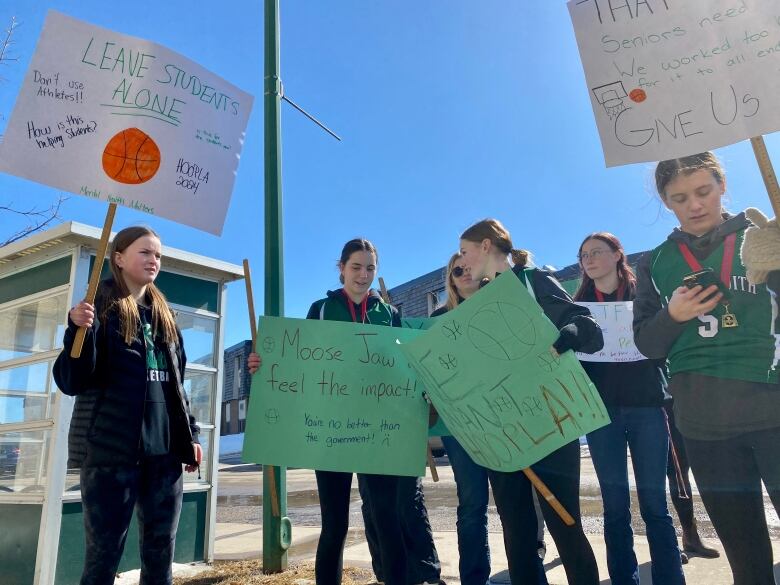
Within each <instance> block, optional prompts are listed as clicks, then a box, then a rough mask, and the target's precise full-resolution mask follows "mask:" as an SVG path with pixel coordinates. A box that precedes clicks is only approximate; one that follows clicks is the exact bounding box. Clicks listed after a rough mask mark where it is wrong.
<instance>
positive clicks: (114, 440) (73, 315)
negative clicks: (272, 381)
mask: <svg viewBox="0 0 780 585" xmlns="http://www.w3.org/2000/svg"><path fill="white" fill-rule="evenodd" d="M160 249H161V244H160V238H159V237H158V236H157V234H155V233H154V232H153V231H152V230H150V229H149V228H145V227H130V228H126V229H124V230H122V231H120V232H119V233H118V234H116V236H114V240H113V243H112V245H111V255H110V257H109V262H110V266H111V274H112V278H110V279H108V280H105V281H103V282H102V283H101V284H100V287H99V289H98V294H97V298H96V302H95V305H94V306H92V305H90V304H88V303H86V302H81V303H79V304H78V305H76V306H75V307H73V308H72V309H71V310H70V313H68V328H67V330H66V331H65V341H64V347H63V350H62V353H60V355H59V357H58V358H57V361H56V362H55V364H54V379H55V381H56V382H57V386H59V388H60V390H62V392H63V393H64V394H68V395H69V396H75V397H76V403H75V406H74V409H73V418H72V419H71V425H70V436H69V440H68V444H69V457H68V466H69V467H76V468H79V467H80V468H81V475H80V479H81V500H82V504H83V508H84V528H85V536H86V553H85V559H84V572H83V575H82V577H81V584H82V585H87V584H101V585H106V584H110V583H113V582H114V576H115V575H116V570H117V567H118V566H119V560H120V558H121V556H122V550H123V549H124V544H125V538H126V537H127V529H128V526H129V525H130V519H131V518H132V515H133V508H135V509H136V514H137V516H138V525H139V530H138V532H139V537H140V549H141V582H142V583H168V584H169V583H171V582H172V575H171V563H172V562H173V548H174V542H175V540H176V528H177V525H178V523H179V513H180V511H181V503H182V464H184V465H185V469H186V470H187V471H188V472H191V471H195V470H196V469H197V468H198V466H199V464H200V461H201V458H202V456H203V452H202V450H201V447H200V445H199V444H198V432H199V430H200V429H199V428H198V427H197V425H196V424H195V419H194V417H193V416H192V415H191V414H190V412H189V403H188V402H187V396H186V395H185V393H184V387H183V378H184V368H185V366H186V361H187V359H186V357H185V354H184V348H183V345H182V336H181V331H179V328H178V327H177V325H176V321H175V319H174V314H173V311H172V310H171V309H170V307H169V306H168V303H167V302H166V300H165V297H164V296H163V294H162V293H161V292H160V291H159V289H157V288H156V287H155V285H154V280H155V278H156V277H157V275H158V273H159V271H160ZM79 327H86V328H87V335H86V338H85V341H84V348H83V350H82V352H81V356H80V357H78V358H72V357H71V356H70V352H71V348H72V346H73V341H74V338H75V337H76V332H77V331H78V328H79Z"/></svg>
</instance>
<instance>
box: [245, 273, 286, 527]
mask: <svg viewBox="0 0 780 585" xmlns="http://www.w3.org/2000/svg"><path fill="white" fill-rule="evenodd" d="M244 284H245V285H246V306H247V308H248V309H249V332H250V333H251V334H252V353H257V318H256V317H255V297H254V294H253V293H252V272H251V271H250V270H249V260H247V259H246V258H244ZM263 468H264V469H268V483H270V484H271V513H272V514H273V515H274V517H275V518H279V516H281V513H280V512H279V492H278V491H277V489H276V468H274V466H273V465H269V466H268V467H266V466H265V465H264V466H263Z"/></svg>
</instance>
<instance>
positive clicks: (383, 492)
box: [314, 471, 406, 585]
mask: <svg viewBox="0 0 780 585" xmlns="http://www.w3.org/2000/svg"><path fill="white" fill-rule="evenodd" d="M315 474H316V476H317V490H318V491H319V496H320V512H321V515H322V530H321V532H320V541H319V543H318V544H317V559H316V561H315V568H314V571H315V575H316V580H317V585H340V584H341V573H342V563H343V557H344V543H345V542H346V539H347V531H348V529H349V497H350V490H351V488H352V474H351V473H342V472H338V471H316V472H315ZM398 479H399V478H398V477H396V476H393V475H365V476H364V481H365V482H366V487H367V489H368V490H369V491H370V492H371V514H372V516H373V518H374V520H376V524H377V526H378V527H379V530H378V532H377V541H378V546H379V552H380V557H381V562H382V567H384V571H385V575H384V576H385V583H386V584H387V585H406V552H405V550H404V544H403V533H402V531H401V522H400V519H399V515H398V513H397V502H398Z"/></svg>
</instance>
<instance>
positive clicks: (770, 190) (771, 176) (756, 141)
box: [750, 136, 780, 217]
mask: <svg viewBox="0 0 780 585" xmlns="http://www.w3.org/2000/svg"><path fill="white" fill-rule="evenodd" d="M750 143H751V144H752V145H753V154H755V155H756V162H757V163H758V168H759V169H760V170H761V176H762V177H763V179H764V185H765V186H766V192H767V194H768V195H769V203H771V204H772V209H773V210H774V212H775V217H780V185H778V183H777V175H775V171H774V169H773V168H772V160H771V159H770V158H769V152H768V151H767V149H766V144H765V143H764V137H763V136H756V137H755V138H751V139H750Z"/></svg>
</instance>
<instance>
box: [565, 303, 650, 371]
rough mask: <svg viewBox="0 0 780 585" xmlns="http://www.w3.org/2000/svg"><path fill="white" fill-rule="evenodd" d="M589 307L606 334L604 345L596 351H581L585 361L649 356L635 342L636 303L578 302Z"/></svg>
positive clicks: (635, 360) (636, 358) (642, 358)
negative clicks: (644, 354)
mask: <svg viewBox="0 0 780 585" xmlns="http://www.w3.org/2000/svg"><path fill="white" fill-rule="evenodd" d="M577 304H578V305H582V306H583V307H587V308H588V310H589V311H590V313H591V315H593V318H594V319H596V322H597V323H598V324H599V327H601V332H602V333H603V334H604V347H603V348H602V349H601V350H600V351H597V352H596V353H579V352H577V359H579V360H580V361H583V362H638V361H640V360H646V359H647V358H646V357H645V356H643V355H642V354H641V353H639V350H638V349H637V348H636V345H635V344H634V330H633V321H634V303H633V302H632V301H622V302H616V303H577Z"/></svg>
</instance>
